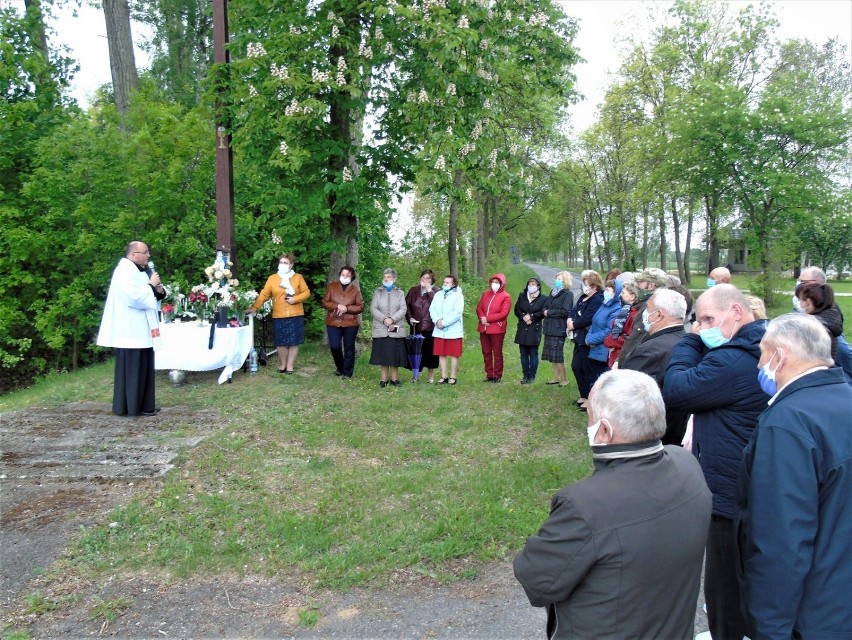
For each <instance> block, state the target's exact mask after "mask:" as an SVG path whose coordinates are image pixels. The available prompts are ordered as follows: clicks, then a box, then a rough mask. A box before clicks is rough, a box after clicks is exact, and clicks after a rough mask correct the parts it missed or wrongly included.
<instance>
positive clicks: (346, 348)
mask: <svg viewBox="0 0 852 640" xmlns="http://www.w3.org/2000/svg"><path fill="white" fill-rule="evenodd" d="M326 331H327V332H328V348H329V349H331V357H332V358H334V366H335V367H337V372H338V373H339V374H341V375H344V376H347V377H348V378H351V377H352V374H353V373H354V372H355V336H357V335H358V327H329V326H326Z"/></svg>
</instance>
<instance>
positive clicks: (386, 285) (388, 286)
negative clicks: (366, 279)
mask: <svg viewBox="0 0 852 640" xmlns="http://www.w3.org/2000/svg"><path fill="white" fill-rule="evenodd" d="M395 284H396V280H391V281H390V282H384V283H382V285H383V286H384V288H385V289H387V290H388V291H393V288H394V285H395Z"/></svg>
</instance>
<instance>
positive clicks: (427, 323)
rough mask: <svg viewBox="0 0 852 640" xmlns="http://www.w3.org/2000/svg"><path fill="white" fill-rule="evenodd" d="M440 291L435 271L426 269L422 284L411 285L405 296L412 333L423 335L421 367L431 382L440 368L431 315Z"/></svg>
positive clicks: (422, 275) (423, 273)
mask: <svg viewBox="0 0 852 640" xmlns="http://www.w3.org/2000/svg"><path fill="white" fill-rule="evenodd" d="M439 291H440V289H439V288H438V287H436V286H435V272H434V271H432V270H431V269H424V270H423V272H422V273H421V274H420V284H416V285H414V286H413V287H411V288H410V289H409V290H408V294H407V295H406V296H405V308H406V309H407V312H406V314H405V318H406V320H408V323H409V324H410V325H411V333H412V334H415V333H419V334H421V335H422V336H423V345H422V346H423V350H422V357H421V360H420V369H421V370H423V369H425V370H426V374H427V375H428V376H429V384H432V383H433V382H435V369H437V368H438V356H436V355H435V354H434V353H433V351H434V342H435V341H434V340H433V338H432V330H433V329H434V328H435V323H434V322H432V317H431V316H430V315H429V306H430V305H431V304H432V299H433V298H434V297H435V294H436V293H438V292H439ZM414 382H417V378H414Z"/></svg>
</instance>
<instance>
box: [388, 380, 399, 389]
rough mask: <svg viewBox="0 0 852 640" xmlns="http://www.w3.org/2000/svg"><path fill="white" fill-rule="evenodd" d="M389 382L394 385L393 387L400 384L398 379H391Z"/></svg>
mask: <svg viewBox="0 0 852 640" xmlns="http://www.w3.org/2000/svg"><path fill="white" fill-rule="evenodd" d="M390 383H391V386H394V387H398V386H400V384H401V383H400V381H399V380H391V381H390Z"/></svg>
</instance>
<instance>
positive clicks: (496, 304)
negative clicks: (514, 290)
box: [476, 273, 512, 382]
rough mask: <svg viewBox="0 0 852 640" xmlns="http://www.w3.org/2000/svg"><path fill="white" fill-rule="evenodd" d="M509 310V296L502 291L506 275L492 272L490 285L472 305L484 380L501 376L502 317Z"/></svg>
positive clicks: (498, 379)
mask: <svg viewBox="0 0 852 640" xmlns="http://www.w3.org/2000/svg"><path fill="white" fill-rule="evenodd" d="M511 310H512V296H510V295H509V294H508V293H506V276H504V275H503V274H502V273H495V274H494V275H493V276H492V277H491V287H490V288H489V289H488V290H487V291H486V292H485V293H483V294H482V297H481V298H480V299H479V304H478V305H476V317H477V318H479V325H478V326H477V331H479V342H480V344H482V358H483V359H484V360H485V382H500V378H502V377H503V338H505V337H506V325H507V321H506V319H507V318H508V317H509V312H510V311H511Z"/></svg>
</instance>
